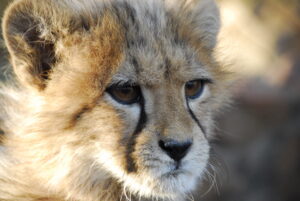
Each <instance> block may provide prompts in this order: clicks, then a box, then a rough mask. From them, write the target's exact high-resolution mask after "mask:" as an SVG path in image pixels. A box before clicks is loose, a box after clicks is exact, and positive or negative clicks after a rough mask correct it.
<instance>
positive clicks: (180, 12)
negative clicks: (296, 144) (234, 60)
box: [0, 0, 226, 201]
mask: <svg viewBox="0 0 300 201" xmlns="http://www.w3.org/2000/svg"><path fill="white" fill-rule="evenodd" d="M219 24H220V23H219V12H218V8H217V6H216V4H215V2H214V1H213V0H16V1H14V2H13V3H11V4H10V6H9V7H8V8H7V10H6V12H5V15H4V18H3V24H2V27H3V36H4V39H5V44H6V46H7V48H8V51H9V55H10V62H11V66H12V68H13V73H12V76H10V78H9V79H6V80H7V81H5V82H4V81H3V82H2V83H1V87H0V111H1V113H0V128H1V130H2V134H1V140H0V141H1V142H0V200H1V201H124V200H142V201H144V200H170V201H171V200H172V201H183V200H186V199H187V198H188V197H189V196H190V194H191V192H192V191H193V190H194V189H195V187H196V185H197V183H198V182H199V181H201V180H203V177H204V176H205V175H204V174H205V171H206V169H207V167H206V166H207V163H208V159H209V153H210V146H209V139H211V137H212V129H213V118H214V114H215V113H216V112H217V111H218V110H219V109H220V108H221V106H222V105H223V103H224V102H225V94H226V93H225V73H224V70H223V69H222V68H221V67H220V65H219V64H218V62H217V61H216V59H215V57H214V49H215V45H216V37H217V34H218V30H219Z"/></svg>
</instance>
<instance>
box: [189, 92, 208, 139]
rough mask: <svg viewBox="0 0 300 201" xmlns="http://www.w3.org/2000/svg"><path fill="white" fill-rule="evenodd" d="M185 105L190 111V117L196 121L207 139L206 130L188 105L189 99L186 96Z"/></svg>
mask: <svg viewBox="0 0 300 201" xmlns="http://www.w3.org/2000/svg"><path fill="white" fill-rule="evenodd" d="M186 105H187V107H188V111H189V113H190V115H191V116H192V118H193V119H194V120H195V122H196V123H197V125H198V126H199V128H200V129H201V131H202V133H203V134H204V137H205V138H206V139H207V135H206V131H205V129H204V127H203V126H202V124H201V122H200V120H199V119H198V118H197V117H196V115H195V114H194V113H193V111H192V109H191V107H190V105H189V101H188V99H187V98H186Z"/></svg>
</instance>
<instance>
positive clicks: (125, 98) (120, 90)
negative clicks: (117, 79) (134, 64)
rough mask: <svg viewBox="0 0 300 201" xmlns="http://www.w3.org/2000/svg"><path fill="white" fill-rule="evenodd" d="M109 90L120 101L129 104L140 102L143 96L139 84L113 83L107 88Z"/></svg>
mask: <svg viewBox="0 0 300 201" xmlns="http://www.w3.org/2000/svg"><path fill="white" fill-rule="evenodd" d="M107 92H108V93H109V94H110V95H111V96H112V97H113V98H114V99H115V100H116V101H118V102H119V103H122V104H127V105H129V104H133V103H136V102H138V101H139V100H140V97H141V90H140V87H138V86H131V85H121V86H119V85H113V86H111V87H109V88H108V89H107Z"/></svg>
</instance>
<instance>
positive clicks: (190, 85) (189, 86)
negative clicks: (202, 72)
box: [184, 80, 204, 99]
mask: <svg viewBox="0 0 300 201" xmlns="http://www.w3.org/2000/svg"><path fill="white" fill-rule="evenodd" d="M184 88H185V96H186V97H187V98H189V99H196V98H198V97H199V96H200V95H201V94H202V92H203V88H204V81H203V80H192V81H188V82H187V83H185V87H184Z"/></svg>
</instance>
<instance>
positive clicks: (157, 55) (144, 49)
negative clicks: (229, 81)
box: [112, 1, 211, 86]
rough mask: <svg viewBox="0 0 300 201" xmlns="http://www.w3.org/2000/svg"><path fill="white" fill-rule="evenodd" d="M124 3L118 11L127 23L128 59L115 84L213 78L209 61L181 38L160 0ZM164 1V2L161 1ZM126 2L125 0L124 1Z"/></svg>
mask: <svg viewBox="0 0 300 201" xmlns="http://www.w3.org/2000/svg"><path fill="white" fill-rule="evenodd" d="M151 2H154V1H149V2H148V4H150V5H147V6H146V7H145V5H144V4H139V3H137V4H133V5H129V4H126V3H125V4H122V6H120V5H118V6H117V8H118V9H117V10H115V11H117V12H118V14H119V15H121V16H122V17H121V18H119V19H120V23H121V24H123V25H125V44H126V45H125V47H124V52H125V59H124V62H123V63H122V65H121V66H120V68H119V70H118V72H117V73H116V74H115V75H114V76H113V78H112V83H120V82H134V83H138V84H141V85H150V86H154V85H160V84H163V83H164V82H166V81H167V80H172V81H175V82H176V81H177V82H186V81H189V80H193V79H199V78H206V79H211V74H210V72H209V68H208V66H207V65H208V64H207V63H205V61H202V60H201V59H199V55H197V53H196V52H197V51H195V49H193V47H192V46H190V45H189V44H188V43H187V42H185V41H184V40H182V39H181V40H180V39H179V38H178V33H177V28H176V27H178V26H180V25H179V24H177V23H178V22H176V20H174V18H173V17H172V13H169V12H167V11H166V10H165V8H164V6H163V5H160V4H161V3H158V2H155V3H153V4H151ZM160 2H162V1H160ZM123 3H124V2H123Z"/></svg>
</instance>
